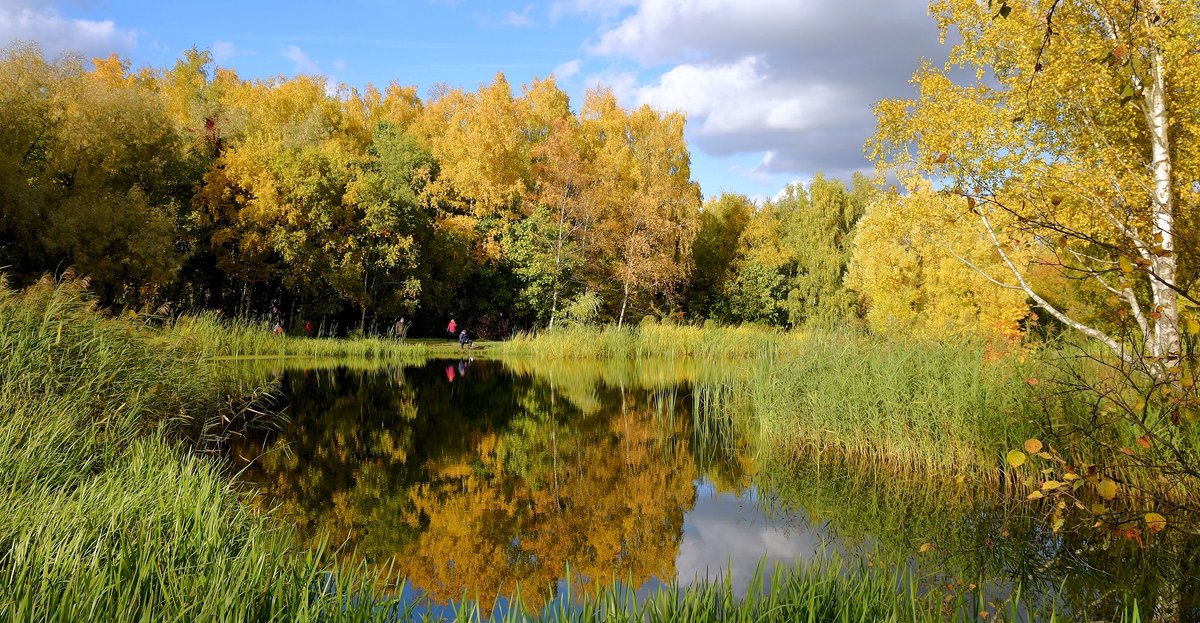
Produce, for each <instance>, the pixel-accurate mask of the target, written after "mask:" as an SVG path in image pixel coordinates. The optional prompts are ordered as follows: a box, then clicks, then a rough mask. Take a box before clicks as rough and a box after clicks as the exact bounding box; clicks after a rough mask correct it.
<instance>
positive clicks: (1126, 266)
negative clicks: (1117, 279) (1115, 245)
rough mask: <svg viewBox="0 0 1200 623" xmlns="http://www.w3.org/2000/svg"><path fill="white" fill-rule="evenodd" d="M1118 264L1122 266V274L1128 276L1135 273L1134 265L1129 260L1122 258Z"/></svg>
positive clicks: (1118, 260)
mask: <svg viewBox="0 0 1200 623" xmlns="http://www.w3.org/2000/svg"><path fill="white" fill-rule="evenodd" d="M1117 262H1118V263H1119V264H1120V265H1121V272H1123V273H1125V274H1126V275H1128V274H1130V273H1132V272H1133V263H1132V262H1130V261H1129V258H1127V257H1125V256H1121V257H1120V258H1118V259H1117Z"/></svg>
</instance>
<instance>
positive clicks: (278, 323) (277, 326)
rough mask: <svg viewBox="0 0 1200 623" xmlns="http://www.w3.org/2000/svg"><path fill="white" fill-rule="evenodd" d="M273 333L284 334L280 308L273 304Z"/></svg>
mask: <svg viewBox="0 0 1200 623" xmlns="http://www.w3.org/2000/svg"><path fill="white" fill-rule="evenodd" d="M271 333H274V334H275V335H283V318H281V317H280V316H279V308H278V307H275V306H274V305H272V306H271Z"/></svg>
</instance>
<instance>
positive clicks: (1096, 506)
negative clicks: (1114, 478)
mask: <svg viewBox="0 0 1200 623" xmlns="http://www.w3.org/2000/svg"><path fill="white" fill-rule="evenodd" d="M1091 511H1092V514H1093V515H1103V514H1104V513H1107V512H1108V508H1107V507H1106V506H1104V505H1103V504H1101V503H1099V502H1092V508H1091Z"/></svg>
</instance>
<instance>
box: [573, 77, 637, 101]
mask: <svg viewBox="0 0 1200 623" xmlns="http://www.w3.org/2000/svg"><path fill="white" fill-rule="evenodd" d="M585 85H586V87H587V88H588V89H595V88H604V89H609V90H610V91H612V93H613V95H614V96H616V98H617V100H618V101H620V102H631V101H633V100H635V98H636V95H637V91H638V75H637V73H636V72H632V71H616V70H605V71H602V72H600V73H595V74H592V75H590V76H588V77H587V80H586V81H585Z"/></svg>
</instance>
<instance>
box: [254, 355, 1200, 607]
mask: <svg viewBox="0 0 1200 623" xmlns="http://www.w3.org/2000/svg"><path fill="white" fill-rule="evenodd" d="M270 374H272V375H273V376H276V377H277V378H278V379H279V382H280V390H281V396H282V398H281V404H280V407H281V410H282V411H283V412H284V413H285V414H286V415H287V421H286V422H284V423H283V424H282V425H281V426H280V428H279V430H275V431H271V432H263V433H260V434H257V435H252V436H250V437H249V438H247V439H245V440H243V441H241V442H239V443H238V444H236V445H235V446H234V448H233V456H234V458H235V461H236V462H239V463H240V464H241V465H242V466H244V471H243V472H242V478H243V479H244V480H246V481H247V483H248V486H249V487H251V488H253V489H255V490H257V491H258V492H259V500H260V501H261V503H263V504H264V505H270V506H275V507H277V512H278V513H279V514H280V515H281V516H282V517H284V518H285V519H286V520H287V521H288V522H291V523H294V524H295V525H296V526H297V528H298V532H299V534H300V537H301V538H303V539H306V540H315V539H319V538H324V539H327V540H328V541H329V542H330V543H333V544H344V550H343V551H345V552H346V555H347V556H351V555H352V556H356V557H358V558H362V559H365V560H367V561H368V562H369V563H371V564H377V565H386V564H392V565H394V566H393V567H392V568H393V569H394V570H395V571H396V572H398V573H399V574H401V575H403V576H405V577H407V578H408V579H409V583H410V588H409V590H410V591H413V592H414V594H419V595H422V596H425V597H427V598H430V599H431V600H432V601H434V602H435V603H443V604H445V603H450V602H454V601H457V600H459V599H461V598H463V597H464V596H467V597H476V598H478V599H479V600H480V601H481V602H482V603H485V604H486V603H493V602H494V601H495V600H496V598H497V597H502V596H504V595H508V594H511V593H512V592H513V591H514V590H516V589H517V587H518V586H519V587H520V591H521V594H522V596H523V598H524V600H525V602H526V604H527V605H528V606H530V607H534V608H537V607H540V606H542V605H544V604H546V603H547V602H548V601H550V600H551V599H553V598H554V597H555V596H556V595H558V594H560V593H561V592H562V590H563V587H564V585H565V578H566V576H567V574H568V569H569V570H570V574H571V576H572V578H575V580H573V585H580V586H583V587H584V590H586V586H587V582H588V581H589V580H593V581H597V582H602V583H607V582H609V581H611V580H613V579H616V580H619V581H622V582H624V583H626V584H627V585H629V586H632V587H637V590H638V592H639V593H642V594H645V593H646V592H649V591H652V590H655V589H657V588H658V587H660V586H662V585H663V584H665V583H678V584H680V585H687V584H690V583H692V582H695V581H697V580H699V579H703V578H706V577H708V578H713V577H715V576H717V575H718V574H725V573H728V574H731V578H732V582H733V584H734V586H735V588H737V589H738V590H739V591H744V590H745V586H746V585H747V583H748V582H749V581H750V578H751V577H752V575H753V574H754V571H755V569H756V567H758V566H759V565H765V567H766V568H767V570H768V571H769V570H770V568H771V567H772V566H773V565H776V564H803V562H804V561H806V560H808V559H810V558H812V557H813V556H815V555H819V554H821V553H829V552H837V553H838V554H840V555H842V556H844V557H845V559H846V560H848V561H850V564H860V561H862V560H867V559H869V558H878V557H890V558H891V559H892V560H900V561H908V564H912V565H916V566H920V567H922V568H928V571H927V572H926V573H925V575H924V576H923V577H925V578H927V580H926V582H925V585H924V586H923V588H924V589H928V590H935V589H936V590H940V587H941V586H942V585H945V584H950V585H954V584H956V583H959V582H963V583H965V582H967V581H971V582H972V583H986V584H990V585H992V586H993V587H995V588H994V589H993V590H992V591H991V597H992V598H995V597H999V596H1002V595H1006V594H1009V593H1010V592H1011V587H1013V586H1015V585H1016V584H1018V583H1019V584H1022V585H1023V586H1024V587H1025V589H1024V592H1025V594H1026V595H1030V596H1033V597H1038V596H1039V595H1041V594H1045V593H1048V592H1051V591H1054V592H1061V593H1062V594H1063V595H1064V596H1065V597H1064V598H1065V599H1066V601H1067V602H1069V603H1070V604H1071V606H1072V607H1073V608H1076V609H1079V610H1088V611H1111V610H1112V609H1113V608H1118V607H1120V605H1121V604H1122V603H1124V600H1126V599H1127V594H1129V593H1132V594H1135V595H1137V596H1138V598H1139V600H1141V601H1142V602H1143V603H1167V602H1169V606H1170V608H1171V609H1172V610H1174V611H1176V612H1188V609H1189V608H1195V607H1196V605H1197V604H1200V547H1198V546H1197V545H1196V544H1195V543H1192V542H1181V543H1179V544H1175V545H1174V546H1173V547H1171V548H1169V549H1166V548H1150V549H1148V550H1143V549H1141V548H1139V547H1136V546H1134V545H1133V544H1131V543H1126V542H1121V541H1119V540H1117V541H1114V540H1113V539H1111V538H1103V539H1102V538H1100V537H1098V536H1097V535H1086V534H1053V533H1051V532H1050V531H1048V530H1046V529H1044V528H1043V527H1042V525H1041V523H1040V522H1039V521H1037V518H1036V517H1024V516H1022V510H1021V508H1022V507H1019V506H1018V507H1014V506H1011V505H1005V504H1001V503H1000V502H999V501H998V499H997V496H995V495H990V494H989V492H988V491H986V490H984V491H980V490H978V489H971V488H969V487H967V488H964V487H957V486H954V485H952V484H950V483H929V482H921V481H920V480H919V479H918V480H914V481H913V482H907V481H901V480H898V479H896V478H894V477H889V476H884V475H880V474H876V473H871V472H870V471H864V470H861V469H852V468H849V467H846V466H840V467H839V466H821V465H818V464H815V463H805V464H788V465H787V466H781V465H779V464H777V463H774V462H771V461H768V460H767V459H766V458H764V457H762V456H760V455H759V454H758V453H757V452H756V450H755V448H754V447H753V443H751V442H748V441H747V439H749V438H753V434H752V433H747V432H746V431H745V430H737V427H735V426H732V425H728V424H727V425H723V426H722V425H714V424H713V418H710V417H709V416H708V415H706V406H708V405H709V404H710V403H711V402H712V398H713V396H714V395H717V394H719V391H718V392H717V394H714V392H713V391H712V388H713V387H716V388H718V390H719V389H720V388H722V387H728V386H730V384H733V383H736V382H737V381H736V374H732V373H731V374H730V375H728V378H723V377H722V376H721V375H713V374H711V373H706V371H700V370H697V369H695V368H694V367H688V366H686V365H676V364H669V365H668V364H657V365H650V366H643V367H636V366H632V367H631V366H629V365H625V366H624V367H617V368H613V367H603V366H600V365H599V364H559V365H556V366H546V365H534V364H529V363H524V364H522V363H512V362H510V363H501V362H498V361H487V360H475V361H472V360H467V359H464V360H445V361H431V362H428V363H426V364H423V365H419V366H413V367H407V368H392V369H388V368H384V369H375V370H356V369H350V368H331V369H319V370H317V369H310V370H303V369H299V370H290V369H289V370H275V371H271V372H270ZM714 379H716V380H714ZM923 543H933V544H935V549H934V551H932V552H930V553H928V554H925V555H917V554H916V551H917V550H918V548H919V547H920V545H921V544H923ZM1194 571H1195V573H1194ZM580 578H582V581H580V580H579V579H580ZM1185 620H1186V619H1185Z"/></svg>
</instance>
